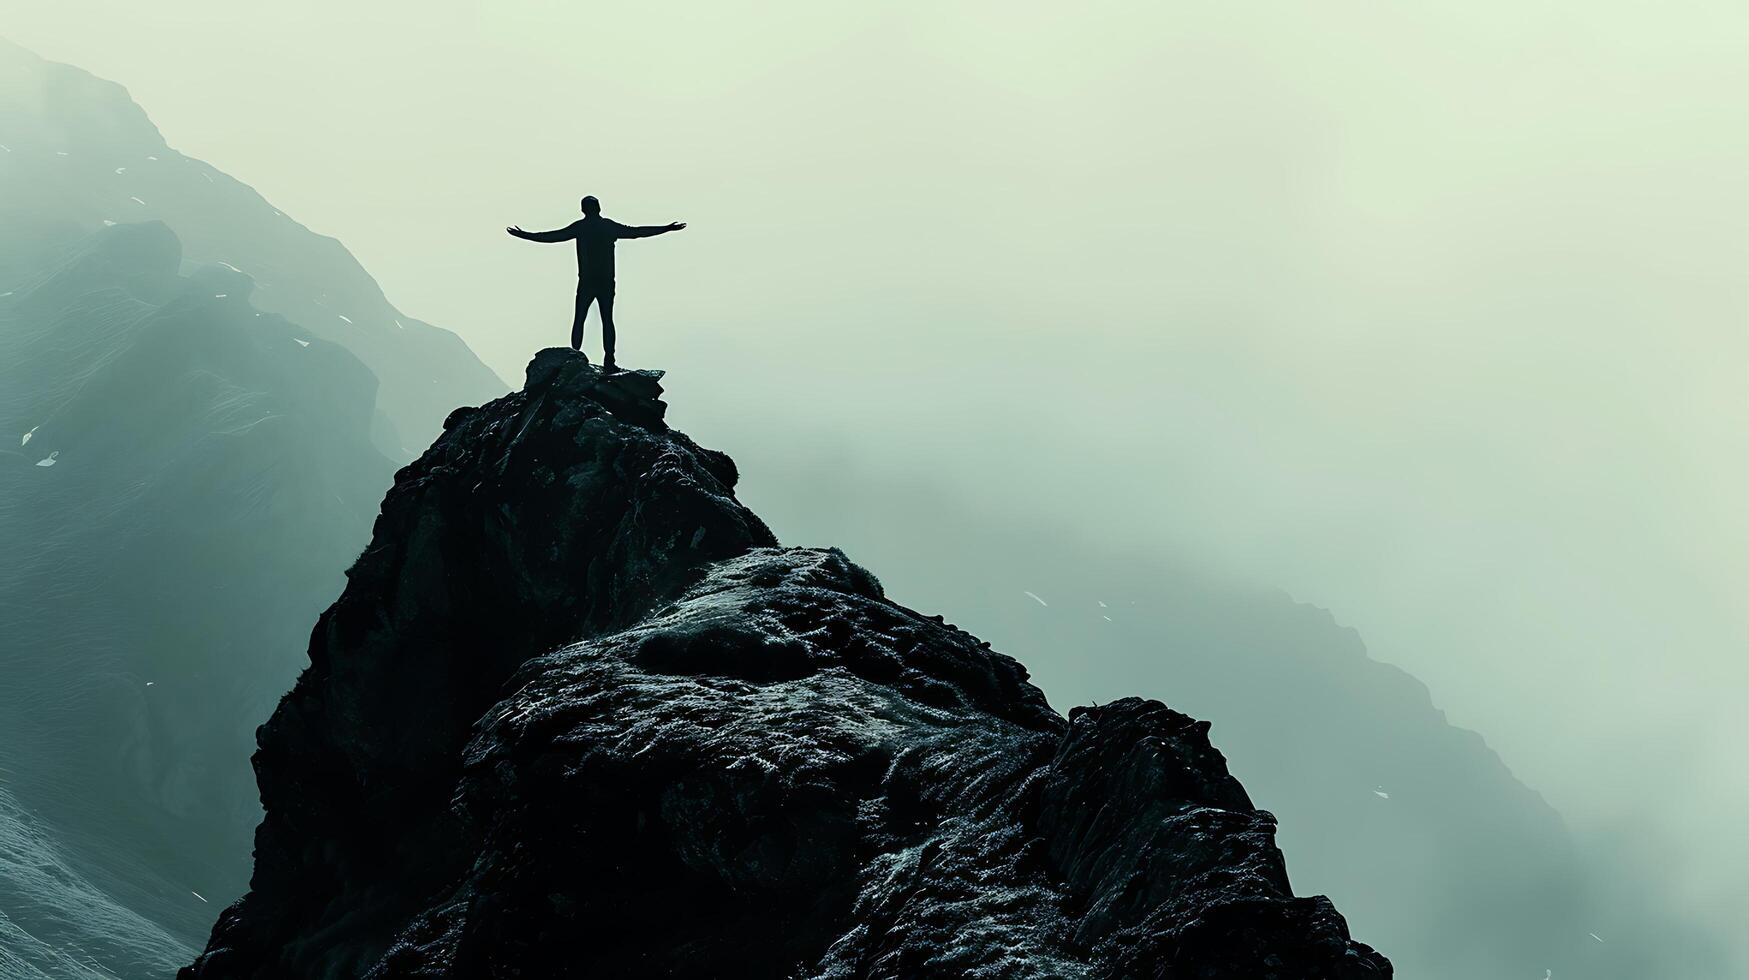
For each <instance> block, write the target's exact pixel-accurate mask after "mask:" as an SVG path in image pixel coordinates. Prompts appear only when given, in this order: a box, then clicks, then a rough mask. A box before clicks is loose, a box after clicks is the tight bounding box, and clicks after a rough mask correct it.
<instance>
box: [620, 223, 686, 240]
mask: <svg viewBox="0 0 1749 980" xmlns="http://www.w3.org/2000/svg"><path fill="white" fill-rule="evenodd" d="M685 227H686V222H684V221H670V222H668V223H667V224H665V225H620V226H619V229H618V234H617V235H615V237H616V238H654V237H656V236H657V235H666V234H668V233H669V232H671V231H679V230H680V229H682V228H685Z"/></svg>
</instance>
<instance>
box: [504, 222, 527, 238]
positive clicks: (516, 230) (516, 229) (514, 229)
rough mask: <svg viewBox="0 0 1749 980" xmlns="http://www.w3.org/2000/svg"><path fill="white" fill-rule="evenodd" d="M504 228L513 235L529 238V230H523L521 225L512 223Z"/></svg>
mask: <svg viewBox="0 0 1749 980" xmlns="http://www.w3.org/2000/svg"><path fill="white" fill-rule="evenodd" d="M504 230H505V231H507V232H509V233H510V234H511V235H513V236H515V237H517V238H527V237H528V232H526V231H523V230H522V226H521V225H511V226H510V227H508V228H506V229H504Z"/></svg>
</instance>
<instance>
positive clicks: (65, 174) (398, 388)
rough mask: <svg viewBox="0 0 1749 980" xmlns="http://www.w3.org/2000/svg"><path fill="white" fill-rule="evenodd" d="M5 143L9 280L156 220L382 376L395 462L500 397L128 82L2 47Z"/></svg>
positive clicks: (0, 136)
mask: <svg viewBox="0 0 1749 980" xmlns="http://www.w3.org/2000/svg"><path fill="white" fill-rule="evenodd" d="M0 147H4V149H0V228H4V233H3V234H0V281H4V280H6V279H8V278H13V279H15V278H17V276H18V274H19V270H21V269H28V268H33V267H34V266H35V264H36V262H37V259H36V257H37V256H39V255H41V254H42V253H43V252H44V251H45V250H49V249H53V248H57V247H66V246H68V245H70V244H71V243H72V242H74V241H76V240H77V239H78V238H79V237H80V236H82V235H84V234H86V233H88V232H90V231H91V230H93V229H95V228H99V227H102V226H104V225H105V223H134V222H140V221H148V220H154V219H155V220H161V221H163V222H164V223H166V224H168V225H169V226H170V227H171V229H173V230H174V231H175V232H176V234H177V235H178V236H179V237H180V238H181V239H182V244H183V249H184V251H185V255H186V258H187V259H188V260H189V261H190V262H193V263H207V264H217V263H225V264H228V265H229V266H231V267H234V268H236V269H238V270H240V271H242V272H244V273H246V274H247V275H249V276H250V277H251V278H252V279H253V280H254V281H255V294H254V303H255V305H256V307H257V308H258V309H261V310H264V311H267V312H270V313H279V314H282V315H283V316H285V317H286V318H287V319H289V320H291V321H293V322H295V323H297V324H298V325H299V326H301V327H302V328H303V329H304V330H306V331H308V332H310V333H311V334H313V335H314V336H316V337H320V338H323V339H326V340H333V341H335V342H336V343H339V344H341V345H342V346H344V347H345V348H346V349H347V350H349V351H351V352H352V353H353V354H354V355H355V356H357V357H358V359H359V360H360V361H363V362H364V363H365V365H366V366H368V367H369V368H370V369H371V371H373V372H374V373H375V374H376V376H377V379H378V382H379V384H380V389H381V390H380V395H379V397H378V406H379V408H380V409H381V412H382V417H381V418H380V419H378V421H377V426H376V431H375V434H374V435H375V438H376V441H377V444H378V445H379V446H380V447H381V448H382V449H383V450H384V452H386V453H388V454H389V455H390V456H392V457H394V458H397V459H407V458H411V457H412V456H414V455H416V454H417V453H418V452H419V450H421V449H422V448H423V447H424V446H425V444H426V443H428V442H429V441H430V440H431V438H432V437H433V436H435V435H436V434H437V431H438V426H439V423H441V422H442V421H443V417H444V415H445V414H446V413H447V412H448V411H449V410H450V409H451V408H453V407H455V405H457V404H459V403H461V402H466V401H484V400H486V399H488V398H491V397H494V396H496V395H498V394H500V393H502V392H503V391H504V390H505V386H504V384H503V382H501V381H500V380H499V379H498V378H497V376H495V375H494V374H493V373H492V372H491V370H490V369H488V368H487V367H486V366H485V365H484V364H482V363H481V362H480V361H479V359H478V358H476V357H475V356H474V354H473V352H472V351H470V350H469V349H468V347H467V345H466V344H464V343H463V342H462V341H461V339H460V338H458V337H457V336H456V335H455V334H453V333H450V332H449V331H447V330H441V329H439V328H437V327H433V326H431V325H430V324H428V323H424V322H421V321H419V320H415V319H413V318H411V317H409V316H407V315H405V314H403V313H401V312H399V311H398V310H396V309H395V308H394V306H392V305H390V303H389V301H388V300H387V299H386V298H384V296H383V293H382V290H381V289H380V288H379V287H378V286H377V284H376V281H375V280H373V279H372V278H371V277H370V275H369V274H368V273H366V272H365V271H364V269H363V268H362V267H361V266H360V265H359V264H358V261H357V260H356V259H354V258H353V257H352V255H351V253H349V252H347V250H346V248H345V247H344V246H342V245H341V244H340V243H339V242H338V241H336V240H334V239H333V238H329V237H328V236H326V235H320V234H317V233H315V232H312V231H310V230H309V229H307V228H305V227H304V226H303V225H300V224H298V223H297V222H296V221H295V220H293V219H292V218H290V217H288V216H286V215H285V214H283V213H281V212H280V211H279V210H277V209H276V208H274V207H273V206H272V205H271V204H269V203H268V202H267V201H266V200H264V199H262V197H261V195H259V194H257V193H256V192H255V191H254V190H253V189H251V188H250V187H249V186H248V185H246V184H243V183H241V182H239V181H237V180H235V179H234V178H232V177H230V176H228V175H226V174H224V173H222V172H220V171H218V170H216V169H214V168H213V167H212V166H210V165H208V164H206V163H204V162H202V161H200V160H196V159H193V158H191V157H186V156H183V155H182V154H181V153H178V152H177V151H175V150H173V149H171V148H170V147H169V146H167V145H166V144H165V142H164V138H163V137H162V136H161V135H159V133H158V130H157V129H156V128H155V127H154V126H153V125H152V123H151V120H149V119H148V118H147V117H146V114H145V112H144V110H142V109H141V108H140V107H139V106H138V105H136V104H135V103H134V102H133V101H132V100H131V99H130V98H129V97H128V94H127V92H126V90H124V89H123V88H122V87H121V86H120V85H117V84H115V83H113V82H109V81H104V80H103V79H99V78H96V77H94V76H92V75H91V74H89V73H87V72H85V71H82V70H80V69H78V68H73V67H70V66H68V65H62V64H56V63H54V62H50V61H45V60H43V59H42V58H39V57H37V56H36V55H34V54H32V53H31V52H29V51H26V50H25V49H23V48H21V47H18V46H17V45H14V44H12V43H10V42H7V41H5V40H0ZM8 270H11V273H10V275H9V272H8Z"/></svg>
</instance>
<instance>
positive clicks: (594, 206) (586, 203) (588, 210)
mask: <svg viewBox="0 0 1749 980" xmlns="http://www.w3.org/2000/svg"><path fill="white" fill-rule="evenodd" d="M583 213H584V214H586V215H589V216H590V217H592V218H593V217H594V216H596V215H598V214H600V213H601V202H600V201H597V200H596V199H595V195H593V194H591V195H589V196H588V197H585V198H584V199H583Z"/></svg>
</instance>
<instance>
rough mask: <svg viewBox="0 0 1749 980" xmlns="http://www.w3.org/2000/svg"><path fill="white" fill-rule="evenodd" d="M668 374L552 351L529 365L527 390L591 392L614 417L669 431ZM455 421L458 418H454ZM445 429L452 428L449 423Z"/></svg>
mask: <svg viewBox="0 0 1749 980" xmlns="http://www.w3.org/2000/svg"><path fill="white" fill-rule="evenodd" d="M666 373H667V372H665V371H649V370H635V371H612V372H609V371H606V370H603V369H602V368H600V367H597V366H596V365H594V364H591V363H590V362H589V359H588V358H587V357H585V356H584V355H583V354H581V353H579V352H577V351H574V350H572V349H571V348H569V347H548V348H547V349H545V350H543V351H541V352H540V353H538V354H536V355H535V356H534V360H532V361H529V362H528V371H527V374H526V377H527V380H526V381H525V383H524V385H523V387H524V388H525V389H546V388H552V387H558V388H565V389H571V390H575V391H578V392H579V393H582V392H587V395H588V397H589V398H591V399H593V400H594V401H596V402H598V403H600V404H601V405H602V406H603V407H604V408H606V409H608V410H609V411H611V412H612V413H613V414H614V415H616V416H618V417H620V418H622V419H625V420H626V421H628V422H635V423H637V424H639V425H645V426H648V427H650V428H653V429H666V428H667V427H668V426H667V423H665V422H663V421H662V417H663V416H664V415H666V414H667V412H668V405H667V404H666V403H665V402H663V401H662V376H663V375H664V374H666ZM451 418H454V416H453V415H452V416H451ZM444 427H445V428H448V427H449V425H448V423H447V422H446V423H445V424H444Z"/></svg>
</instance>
